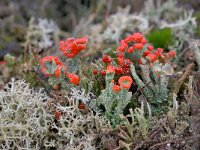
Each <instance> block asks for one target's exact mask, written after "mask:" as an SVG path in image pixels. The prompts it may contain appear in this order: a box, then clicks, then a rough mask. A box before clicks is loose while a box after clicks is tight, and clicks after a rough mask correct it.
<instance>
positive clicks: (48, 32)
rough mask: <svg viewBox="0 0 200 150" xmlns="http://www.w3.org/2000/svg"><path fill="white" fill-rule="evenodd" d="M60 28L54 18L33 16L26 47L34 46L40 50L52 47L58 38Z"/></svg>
mask: <svg viewBox="0 0 200 150" xmlns="http://www.w3.org/2000/svg"><path fill="white" fill-rule="evenodd" d="M58 32H59V28H58V27H57V25H56V24H55V23H54V22H53V21H52V20H47V19H41V18H39V19H35V18H31V19H30V21H29V26H28V30H27V34H26V41H25V43H24V44H23V45H24V47H26V48H30V47H28V46H34V48H37V50H38V51H41V50H43V49H47V48H50V47H52V46H53V45H54V44H55V40H57V39H56V38H57V37H56V36H57V34H58Z"/></svg>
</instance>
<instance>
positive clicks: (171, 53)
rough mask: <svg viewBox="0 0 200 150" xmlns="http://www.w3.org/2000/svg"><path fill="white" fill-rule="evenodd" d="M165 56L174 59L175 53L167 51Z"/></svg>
mask: <svg viewBox="0 0 200 150" xmlns="http://www.w3.org/2000/svg"><path fill="white" fill-rule="evenodd" d="M167 56H168V57H172V58H174V57H176V52H175V51H174V50H171V51H169V52H168V53H167Z"/></svg>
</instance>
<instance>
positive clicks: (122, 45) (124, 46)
mask: <svg viewBox="0 0 200 150" xmlns="http://www.w3.org/2000/svg"><path fill="white" fill-rule="evenodd" d="M127 48H128V44H127V43H126V42H125V41H124V40H121V41H120V45H119V46H118V47H117V49H116V50H117V51H120V52H125V50H126V49H127Z"/></svg>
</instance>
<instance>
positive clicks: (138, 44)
mask: <svg viewBox="0 0 200 150" xmlns="http://www.w3.org/2000/svg"><path fill="white" fill-rule="evenodd" d="M134 48H135V49H136V50H141V49H143V44H142V43H135V44H134Z"/></svg>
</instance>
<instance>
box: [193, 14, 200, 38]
mask: <svg viewBox="0 0 200 150" xmlns="http://www.w3.org/2000/svg"><path fill="white" fill-rule="evenodd" d="M194 17H195V18H196V22H197V28H196V30H195V33H196V35H197V36H199V37H200V26H199V25H200V11H198V12H196V13H195V14H194Z"/></svg>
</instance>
